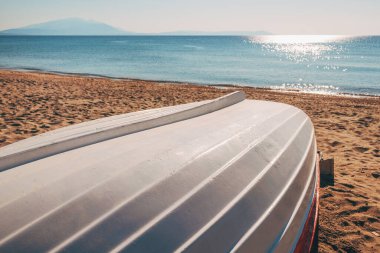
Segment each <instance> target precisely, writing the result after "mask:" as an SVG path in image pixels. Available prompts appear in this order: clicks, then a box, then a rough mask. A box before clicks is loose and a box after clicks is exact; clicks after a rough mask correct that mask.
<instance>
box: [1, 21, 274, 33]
mask: <svg viewBox="0 0 380 253" xmlns="http://www.w3.org/2000/svg"><path fill="white" fill-rule="evenodd" d="M0 35H84V36H85V35H153V36H154V35H161V36H186V35H193V36H207V35H209V36H222V35H225V36H239V35H242V36H254V35H270V33H268V32H265V31H256V32H247V31H224V32H223V31H221V32H205V31H174V32H162V33H134V32H127V31H124V30H121V29H118V28H115V27H113V26H110V25H107V24H104V23H100V22H96V21H89V20H84V19H80V18H67V19H59V20H53V21H48V22H44V23H39V24H34V25H29V26H24V27H20V28H15V29H8V30H4V31H0Z"/></svg>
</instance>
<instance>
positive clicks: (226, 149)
mask: <svg viewBox="0 0 380 253" xmlns="http://www.w3.org/2000/svg"><path fill="white" fill-rule="evenodd" d="M0 171H1V172H0V187H1V188H2V189H6V190H3V191H0V252H25V251H27V252H46V251H51V252H58V251H63V252H89V251H90V252H106V251H112V252H119V251H122V252H173V251H177V252H183V251H184V252H230V251H233V252H307V251H309V250H310V247H311V243H312V240H313V237H314V234H315V228H316V224H317V216H318V188H319V180H318V179H319V174H318V173H319V171H318V157H317V150H316V141H315V134H314V128H313V124H312V123H311V121H310V119H309V118H308V116H307V115H306V114H305V113H304V112H302V111H301V110H299V109H298V108H295V107H293V106H290V105H285V104H280V103H274V102H266V101H258V100H248V99H245V95H244V93H242V92H235V93H232V94H230V95H227V96H225V97H222V98H219V99H216V100H210V101H203V102H197V103H191V104H186V105H180V106H173V107H167V108H160V109H154V110H147V111H141V112H137V113H129V114H124V115H118V116H114V117H109V118H103V119H100V120H95V121H90V122H86V123H82V124H78V125H74V126H70V127H65V128H61V129H58V130H55V131H51V132H48V133H45V134H42V135H39V136H35V137H32V138H29V139H26V140H23V141H20V142H17V143H14V144H11V145H8V146H6V147H3V148H1V149H0Z"/></svg>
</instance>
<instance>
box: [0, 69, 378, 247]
mask: <svg viewBox="0 0 380 253" xmlns="http://www.w3.org/2000/svg"><path fill="white" fill-rule="evenodd" d="M0 89H1V93H0V147H2V146H5V145H8V144H10V143H13V142H16V141H18V140H21V139H25V138H28V137H31V136H34V135H38V134H41V133H43V132H46V131H50V130H53V129H56V128H60V127H63V126H67V125H71V124H76V123H79V122H83V121H88V120H93V119H97V118H101V117H107V116H111V115H117V114H121V113H128V112H133V111H138V110H144V109H150V108H157V107H163V106H170V105H177V104H183V103H189V102H193V101H201V100H205V99H213V98H216V97H219V96H222V95H224V94H227V93H230V92H232V91H234V90H238V89H239V90H244V92H245V93H246V94H247V96H248V98H250V99H260V100H270V101H277V102H282V103H287V104H291V105H294V106H296V107H298V108H300V109H302V110H304V111H305V112H306V113H307V114H308V115H309V117H310V118H311V119H312V121H313V123H314V126H315V131H316V135H317V143H318V149H319V150H321V151H322V152H323V154H324V157H325V158H330V157H334V159H335V181H334V183H331V182H322V185H321V198H320V204H321V206H320V221H319V222H320V229H319V251H320V252H332V251H339V252H378V251H379V249H380V183H379V182H380V97H352V96H333V95H317V94H305V93H297V92H280V91H273V90H268V89H257V88H246V87H240V88H239V87H228V88H226V89H219V88H215V87H211V86H198V85H192V84H187V83H170V82H154V81H142V80H129V79H123V80H115V79H108V78H95V77H85V76H74V75H56V74H47V73H30V72H28V73H27V72H18V71H10V70H0Z"/></svg>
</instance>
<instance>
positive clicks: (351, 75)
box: [0, 36, 380, 95]
mask: <svg viewBox="0 0 380 253" xmlns="http://www.w3.org/2000/svg"><path fill="white" fill-rule="evenodd" d="M0 67H1V68H19V69H38V70H44V71H54V72H68V73H83V74H94V75H105V76H111V77H129V78H138V79H149V80H170V81H186V82H193V83H199V84H236V85H248V86H258V87H272V88H277V89H300V90H302V91H305V92H320V93H336V92H348V93H355V94H373V95H380V36H367V37H344V36H256V37H237V36H235V37H232V36H229V37H223V36H210V37H208V36H98V37H91V36H90V37H86V36H83V37H81V36H76V37H75V36H74V37H71V36H66V37H60V36H36V37H34V36H0Z"/></svg>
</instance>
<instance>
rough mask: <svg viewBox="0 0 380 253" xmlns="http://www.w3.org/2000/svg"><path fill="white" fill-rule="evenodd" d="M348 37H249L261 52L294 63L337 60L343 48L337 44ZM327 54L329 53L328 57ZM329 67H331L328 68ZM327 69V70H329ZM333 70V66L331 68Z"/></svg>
mask: <svg viewBox="0 0 380 253" xmlns="http://www.w3.org/2000/svg"><path fill="white" fill-rule="evenodd" d="M347 39H349V37H348V36H333V35H272V36H255V37H250V38H249V41H250V43H253V44H260V45H261V46H262V48H263V50H265V51H267V52H271V53H274V54H277V55H278V56H280V57H285V58H286V59H288V60H291V61H295V62H313V61H316V60H327V61H329V60H330V59H331V58H335V59H338V58H339V54H340V53H341V52H342V50H343V48H342V47H341V46H340V45H339V44H338V43H331V42H340V41H345V40H347ZM327 53H331V55H328V54H327ZM330 67H331V66H330ZM330 67H329V68H330ZM332 68H334V66H332Z"/></svg>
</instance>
